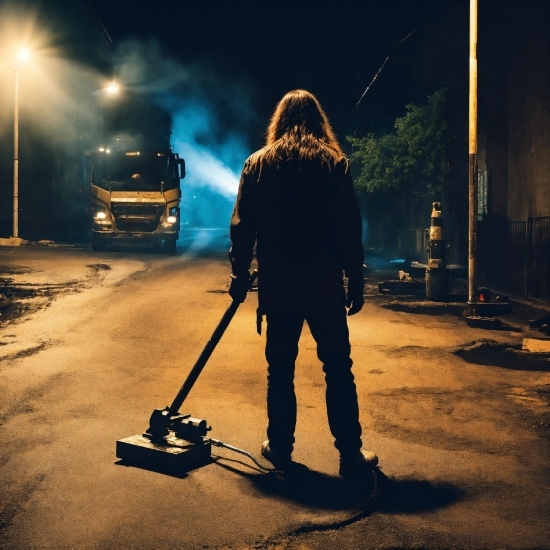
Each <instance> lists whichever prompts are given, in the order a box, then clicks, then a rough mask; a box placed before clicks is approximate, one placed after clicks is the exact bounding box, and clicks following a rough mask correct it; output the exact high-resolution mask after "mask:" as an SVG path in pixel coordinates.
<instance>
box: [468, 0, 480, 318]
mask: <svg viewBox="0 0 550 550" xmlns="http://www.w3.org/2000/svg"><path fill="white" fill-rule="evenodd" d="M477 16H478V0H470V92H469V99H470V101H469V170H468V204H469V220H468V222H469V223H468V310H469V314H470V315H475V314H476V309H477V308H476V302H477V287H476V277H477V262H476V252H477V27H478V21H477Z"/></svg>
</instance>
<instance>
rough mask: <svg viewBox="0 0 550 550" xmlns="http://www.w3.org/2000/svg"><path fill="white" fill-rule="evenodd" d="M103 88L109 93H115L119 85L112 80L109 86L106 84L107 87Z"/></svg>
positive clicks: (118, 89)
mask: <svg viewBox="0 0 550 550" xmlns="http://www.w3.org/2000/svg"><path fill="white" fill-rule="evenodd" d="M105 90H106V91H107V92H108V93H109V94H110V95H116V94H118V92H119V91H120V86H119V85H118V84H117V83H116V82H115V81H113V82H111V84H109V86H107V88H105Z"/></svg>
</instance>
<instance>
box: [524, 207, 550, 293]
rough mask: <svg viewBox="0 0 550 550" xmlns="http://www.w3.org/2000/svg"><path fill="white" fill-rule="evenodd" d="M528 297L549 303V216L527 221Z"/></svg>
mask: <svg viewBox="0 0 550 550" xmlns="http://www.w3.org/2000/svg"><path fill="white" fill-rule="evenodd" d="M526 271H527V292H528V296H531V297H533V298H538V299H539V300H544V301H545V302H548V301H550V216H549V217H545V218H529V219H528V220H527V269H526Z"/></svg>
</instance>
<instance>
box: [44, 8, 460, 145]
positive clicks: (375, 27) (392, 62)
mask: <svg viewBox="0 0 550 550" xmlns="http://www.w3.org/2000/svg"><path fill="white" fill-rule="evenodd" d="M62 3H63V2H56V3H54V4H55V6H57V7H58V8H59V7H60V5H61V4H62ZM46 6H47V4H46V3H44V4H43V8H42V9H44V10H45V9H47V10H49V12H50V13H51V14H52V15H53V16H54V19H55V18H56V16H57V20H58V21H59V20H60V19H63V17H65V23H64V24H63V29H60V30H61V31H62V32H61V33H60V36H63V35H64V36H65V38H63V40H64V41H65V44H64V47H65V48H67V49H68V50H69V51H74V52H76V54H77V55H80V56H84V57H86V56H88V58H89V59H90V60H92V58H93V62H95V63H98V62H99V63H100V64H101V65H102V70H103V71H104V72H106V73H108V72H109V70H113V69H112V68H111V69H110V67H109V65H110V63H115V64H116V61H117V56H119V54H120V50H121V48H123V47H124V44H125V43H126V41H128V40H129V39H133V40H137V41H139V42H140V43H142V44H145V45H151V44H152V43H154V44H155V45H156V46H155V47H158V48H159V49H160V51H161V52H162V54H163V55H164V56H165V58H166V59H168V58H169V59H174V60H177V61H179V62H180V63H182V64H183V65H184V66H192V67H195V71H196V73H197V72H198V73H200V72H201V71H202V72H203V73H204V74H206V73H208V74H209V75H215V78H201V80H202V83H201V93H203V94H205V95H206V96H209V97H210V98H211V102H212V104H213V105H214V106H215V108H216V109H217V115H216V116H217V118H218V119H219V120H220V121H221V125H222V126H227V127H228V128H231V127H235V126H236V125H240V126H241V127H240V128H239V131H241V132H242V133H244V134H245V135H246V136H247V139H248V141H249V143H250V146H251V147H253V148H256V147H257V146H259V145H261V141H262V137H263V133H264V131H265V126H266V124H267V119H268V118H269V116H270V114H271V112H272V110H273V108H274V106H275V104H276V102H277V101H278V100H279V99H280V97H281V96H282V95H283V94H284V93H285V92H286V91H288V90H290V89H293V88H299V87H303V88H306V89H309V90H310V91H312V92H314V93H315V94H316V95H317V96H318V98H319V99H320V101H321V103H322V104H323V106H324V107H325V110H326V111H327V114H328V115H329V117H330V119H331V121H332V123H333V126H334V127H335V130H336V132H337V134H338V135H339V138H340V141H341V142H344V141H345V139H344V137H345V135H346V134H351V133H354V132H356V133H357V134H358V135H362V134H364V133H365V132H367V131H389V130H391V127H392V125H393V122H394V120H395V118H396V117H397V116H401V115H402V114H403V113H404V112H405V105H406V104H407V103H410V102H411V101H415V102H422V101H425V98H426V96H427V95H428V94H430V93H433V92H434V91H435V90H436V89H438V88H439V87H441V86H442V85H443V84H447V85H448V86H450V87H453V88H455V87H456V86H461V85H464V82H465V78H464V77H465V75H466V71H467V37H468V3H467V2H459V1H457V0H450V1H445V2H442V1H440V0H386V1H383V2H382V1H364V0H363V1H360V0H342V1H340V2H334V3H326V4H324V5H323V4H320V3H318V2H313V1H304V0H302V1H300V0H295V1H289V0H280V1H278V2H264V3H259V2H252V1H240V2H222V1H214V2H189V1H174V0H158V1H156V2H144V1H137V2H136V1H131V0H117V1H116V2H113V1H109V0H79V1H73V2H71V10H69V11H67V10H65V13H64V15H63V14H62V13H60V12H59V10H57V12H58V13H57V14H56V9H55V7H54V6H52V5H50V6H49V7H47V8H46ZM321 6H323V7H321ZM102 27H103V28H102ZM83 30H84V31H85V32H83ZM415 30H416V31H415ZM413 31H415V32H413ZM411 32H413V34H412V35H411V36H410V37H409V38H408V39H407V40H406V41H405V42H403V43H402V44H400V45H399V46H397V45H398V43H399V42H400V41H401V40H402V39H403V38H405V37H406V36H407V35H409V33H411ZM106 33H107V34H108V37H107V36H106ZM109 39H110V40H112V42H110V41H109ZM71 41H72V43H71ZM91 45H92V46H91ZM90 46H91V47H90ZM396 46H397V47H396ZM392 52H393V53H392ZM390 53H392V55H391V57H390V59H389V61H388V62H387V64H386V65H385V67H384V69H383V70H382V72H381V73H380V75H379V77H378V79H377V80H376V82H375V83H374V84H373V86H372V88H371V89H370V91H369V93H368V94H367V95H366V96H365V98H364V99H363V101H362V103H361V104H360V106H359V108H358V109H355V104H356V103H357V101H358V99H359V97H360V96H361V94H362V93H363V91H364V90H365V88H366V87H367V85H368V84H369V82H370V81H371V80H372V78H373V77H374V75H375V74H376V72H377V71H378V69H379V68H380V66H381V65H382V63H383V62H384V60H385V59H386V57H387V55H388V54H390ZM197 67H198V69H197ZM196 73H195V74H196ZM199 78H200V77H199ZM220 88H221V89H220ZM224 93H226V95H229V96H232V100H234V99H237V100H238V99H239V98H237V97H236V96H240V100H242V102H243V103H246V104H247V108H248V116H242V113H240V112H238V110H237V112H234V113H232V112H231V111H232V109H231V108H228V106H227V105H226V103H227V101H230V102H231V100H228V99H227V97H225V99H223V98H224Z"/></svg>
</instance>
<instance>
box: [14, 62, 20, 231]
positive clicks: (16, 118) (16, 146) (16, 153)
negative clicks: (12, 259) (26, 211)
mask: <svg viewBox="0 0 550 550" xmlns="http://www.w3.org/2000/svg"><path fill="white" fill-rule="evenodd" d="M14 70H15V99H14V109H13V237H14V238H16V239H17V238H18V237H19V67H18V66H17V62H15V65H14Z"/></svg>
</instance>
